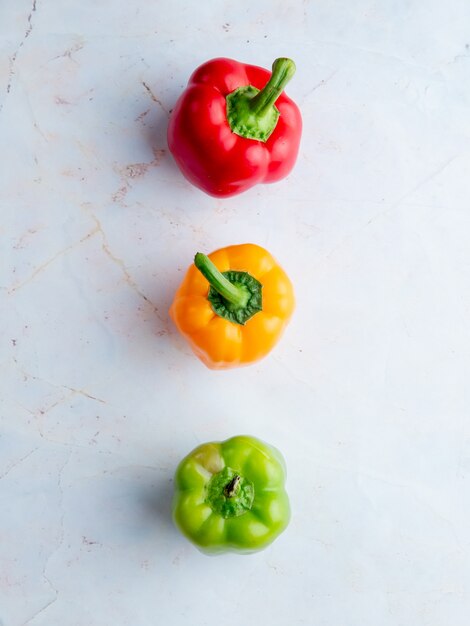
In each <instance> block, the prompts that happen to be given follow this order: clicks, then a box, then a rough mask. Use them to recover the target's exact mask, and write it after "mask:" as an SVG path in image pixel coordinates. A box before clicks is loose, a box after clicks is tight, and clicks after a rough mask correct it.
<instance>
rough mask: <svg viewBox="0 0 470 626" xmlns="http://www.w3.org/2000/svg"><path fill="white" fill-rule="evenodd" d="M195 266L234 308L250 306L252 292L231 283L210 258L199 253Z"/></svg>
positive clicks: (195, 259)
mask: <svg viewBox="0 0 470 626" xmlns="http://www.w3.org/2000/svg"><path fill="white" fill-rule="evenodd" d="M194 265H195V266H196V267H197V269H198V270H199V271H200V272H201V274H202V275H203V276H204V277H205V278H207V280H208V281H209V284H210V286H211V287H213V288H214V289H215V290H216V291H217V293H219V294H220V295H221V296H222V297H223V298H224V299H225V300H226V301H227V302H229V303H230V304H231V305H232V306H233V307H234V308H239V309H242V308H243V307H246V305H247V304H248V300H249V299H250V292H249V291H248V290H247V289H244V288H243V287H239V286H237V285H234V284H233V283H231V282H230V281H229V280H228V279H227V278H225V276H224V275H223V274H222V273H221V272H219V270H218V269H217V268H216V266H215V265H214V264H213V263H212V261H211V260H210V259H209V257H208V256H206V255H205V254H202V252H198V253H197V254H196V256H195V257H194Z"/></svg>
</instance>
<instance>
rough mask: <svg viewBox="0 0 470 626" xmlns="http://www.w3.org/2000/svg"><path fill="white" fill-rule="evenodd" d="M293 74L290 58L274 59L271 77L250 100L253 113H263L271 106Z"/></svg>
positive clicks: (292, 62)
mask: <svg viewBox="0 0 470 626" xmlns="http://www.w3.org/2000/svg"><path fill="white" fill-rule="evenodd" d="M294 74H295V63H294V61H292V59H286V58H280V59H276V60H275V61H274V63H273V68H272V74H271V78H270V79H269V80H268V82H267V83H266V85H265V86H264V87H263V89H262V90H261V91H260V92H259V93H258V94H257V95H256V96H255V97H254V98H253V99H252V100H251V101H250V109H251V110H252V111H253V113H256V114H257V115H263V113H265V112H266V111H267V110H268V109H269V108H270V107H272V106H273V105H274V103H275V102H276V100H277V99H278V98H279V96H280V95H281V93H282V91H283V89H284V87H285V86H286V85H287V83H288V82H289V81H290V79H291V78H292V76H293V75H294Z"/></svg>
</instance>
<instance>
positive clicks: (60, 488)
mask: <svg viewBox="0 0 470 626" xmlns="http://www.w3.org/2000/svg"><path fill="white" fill-rule="evenodd" d="M72 454H73V452H72V450H70V451H69V453H68V455H67V458H66V459H65V462H64V463H63V465H62V467H61V468H60V469H59V474H58V476H57V484H56V486H57V489H58V491H59V511H60V522H59V541H58V543H57V545H56V546H55V548H54V549H53V550H52V552H51V553H50V554H49V556H48V557H47V559H46V562H45V563H44V566H43V569H42V577H43V579H44V580H45V582H46V583H47V584H48V585H49V587H50V589H51V591H52V592H53V593H54V597H53V598H52V599H51V600H49V601H48V602H47V603H46V604H45V605H44V606H43V607H41V608H40V609H39V610H38V611H36V612H35V613H34V614H33V615H32V616H31V617H29V618H28V619H27V620H26V621H25V622H23V626H26V624H30V623H31V622H32V621H33V620H34V619H36V617H38V615H40V614H42V613H44V612H45V611H46V610H47V609H48V608H49V607H50V606H52V605H53V604H54V603H55V602H57V600H58V598H59V590H58V588H57V587H56V586H55V585H54V583H53V582H52V581H51V579H50V577H49V576H48V574H47V568H48V567H49V563H50V562H51V559H52V558H53V556H54V555H55V554H56V553H57V552H58V551H59V550H60V548H61V547H62V544H63V543H64V535H65V531H64V518H65V512H64V510H63V506H64V489H63V486H62V475H63V473H64V470H65V468H66V467H67V465H68V464H69V462H70V459H71V458H72Z"/></svg>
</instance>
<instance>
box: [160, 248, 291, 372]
mask: <svg viewBox="0 0 470 626" xmlns="http://www.w3.org/2000/svg"><path fill="white" fill-rule="evenodd" d="M293 310H294V292H293V288H292V284H291V282H290V280H289V278H288V277H287V275H286V273H285V272H284V270H283V269H282V268H281V267H280V266H279V265H278V264H277V262H276V261H275V259H274V258H273V257H272V256H271V255H270V254H269V252H268V251H267V250H265V249H264V248H261V246H257V245H255V244H250V243H248V244H242V245H238V246H229V247H227V248H221V249H220V250H217V251H216V252H213V253H212V254H210V255H209V256H206V255H205V254H201V253H200V252H198V253H197V254H196V256H195V258H194V264H193V265H191V267H190V268H189V269H188V271H187V273H186V276H185V278H184V280H183V282H182V284H181V286H180V287H179V289H178V291H177V292H176V295H175V298H174V301H173V304H172V305H171V308H170V316H171V318H172V319H173V321H174V323H175V325H176V327H177V328H178V330H179V331H180V332H181V334H182V335H183V336H184V337H186V339H187V340H188V342H189V344H190V346H191V348H192V349H193V351H194V353H195V354H196V355H197V356H198V357H199V358H200V359H201V361H202V362H203V363H205V365H207V367H210V368H211V369H228V368H231V367H239V366H243V365H249V364H250V363H254V362H255V361H258V360H259V359H262V358H263V357H264V356H266V355H267V354H268V353H269V352H270V351H271V350H272V349H273V347H274V346H275V344H276V343H277V342H278V340H279V338H280V336H281V334H282V332H283V331H284V328H285V327H286V325H287V323H288V321H289V319H290V317H291V315H292V312H293Z"/></svg>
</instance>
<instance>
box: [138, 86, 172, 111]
mask: <svg viewBox="0 0 470 626" xmlns="http://www.w3.org/2000/svg"><path fill="white" fill-rule="evenodd" d="M142 86H143V88H144V89H145V91H146V92H147V93H148V95H149V96H150V98H151V100H152V101H153V102H155V104H158V106H159V107H160V108H161V109H162V111H163V112H164V113H166V115H168V116H169V115H170V111H169V110H168V109H167V108H166V106H165V105H164V104H163V102H162V101H161V100H160V99H159V98H157V96H156V95H155V94H154V93H153V91H152V89H151V88H150V87H149V86H148V84H147V83H146V82H145V81H144V80H143V81H142Z"/></svg>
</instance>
